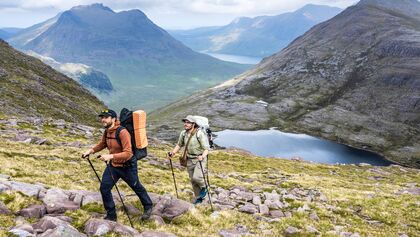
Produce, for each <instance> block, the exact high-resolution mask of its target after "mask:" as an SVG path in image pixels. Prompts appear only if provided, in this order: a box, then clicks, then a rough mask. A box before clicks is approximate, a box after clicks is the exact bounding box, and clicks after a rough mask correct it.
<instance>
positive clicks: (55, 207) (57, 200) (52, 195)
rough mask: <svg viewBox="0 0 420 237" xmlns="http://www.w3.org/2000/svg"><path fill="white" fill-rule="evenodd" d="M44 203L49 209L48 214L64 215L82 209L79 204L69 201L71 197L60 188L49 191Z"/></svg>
mask: <svg viewBox="0 0 420 237" xmlns="http://www.w3.org/2000/svg"><path fill="white" fill-rule="evenodd" d="M42 201H43V202H44V204H45V205H46V207H47V213H48V214H62V213H64V212H66V211H67V210H77V209H79V208H80V205H79V203H76V202H74V201H71V200H69V195H67V194H66V193H65V192H64V191H63V190H62V189H58V188H52V189H49V190H47V193H46V194H45V196H44V197H43V199H42Z"/></svg>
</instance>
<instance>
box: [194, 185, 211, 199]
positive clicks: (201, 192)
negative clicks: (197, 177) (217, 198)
mask: <svg viewBox="0 0 420 237" xmlns="http://www.w3.org/2000/svg"><path fill="white" fill-rule="evenodd" d="M207 192H208V190H207V188H202V189H201V190H200V193H199V194H198V197H197V199H198V198H200V199H204V198H205V197H206V195H207Z"/></svg>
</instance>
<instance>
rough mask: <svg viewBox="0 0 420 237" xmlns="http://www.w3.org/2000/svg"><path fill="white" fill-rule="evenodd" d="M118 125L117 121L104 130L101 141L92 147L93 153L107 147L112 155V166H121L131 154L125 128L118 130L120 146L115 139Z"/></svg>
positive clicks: (129, 139)
mask: <svg viewBox="0 0 420 237" xmlns="http://www.w3.org/2000/svg"><path fill="white" fill-rule="evenodd" d="M119 126H120V122H119V121H117V122H116V123H115V126H114V127H112V128H111V129H107V130H106V131H105V133H104V134H103V135H102V139H101V141H100V142H99V143H98V144H97V145H96V146H95V147H93V148H92V149H93V151H94V152H95V153H96V152H98V151H101V150H103V149H105V148H108V150H109V153H110V154H112V155H114V158H113V159H112V162H111V164H112V166H114V167H122V166H123V164H124V162H126V161H128V160H129V159H130V158H131V157H132V156H133V151H132V150H131V137H130V133H128V131H127V129H123V130H121V132H120V140H121V145H122V146H120V144H118V142H117V139H115V133H116V131H117V128H118V127H119Z"/></svg>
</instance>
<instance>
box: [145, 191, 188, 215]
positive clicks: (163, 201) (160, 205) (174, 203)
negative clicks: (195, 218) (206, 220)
mask: <svg viewBox="0 0 420 237" xmlns="http://www.w3.org/2000/svg"><path fill="white" fill-rule="evenodd" d="M193 207H194V206H193V205H192V204H191V203H189V202H186V201H183V200H179V199H176V198H174V197H172V196H170V195H164V196H162V197H161V198H160V200H159V201H158V202H157V204H156V205H155V207H154V208H153V213H152V214H153V215H158V216H161V217H162V218H163V219H165V220H168V221H171V220H172V219H173V218H175V217H177V216H180V215H182V214H184V213H185V212H187V211H188V210H190V209H192V208H193Z"/></svg>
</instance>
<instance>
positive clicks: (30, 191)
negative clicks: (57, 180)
mask: <svg viewBox="0 0 420 237" xmlns="http://www.w3.org/2000/svg"><path fill="white" fill-rule="evenodd" d="M0 190H2V191H4V190H11V191H18V192H21V193H23V194H25V195H27V196H31V197H38V196H39V194H40V193H41V192H42V191H45V188H44V186H42V185H39V184H29V183H22V182H17V181H10V180H2V179H0Z"/></svg>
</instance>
